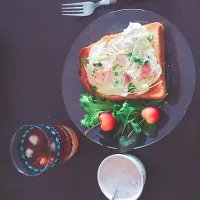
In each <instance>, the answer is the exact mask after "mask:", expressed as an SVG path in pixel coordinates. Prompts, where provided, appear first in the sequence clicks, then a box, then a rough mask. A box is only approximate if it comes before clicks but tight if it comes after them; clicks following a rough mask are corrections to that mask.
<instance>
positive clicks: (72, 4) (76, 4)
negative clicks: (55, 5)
mask: <svg viewBox="0 0 200 200" xmlns="http://www.w3.org/2000/svg"><path fill="white" fill-rule="evenodd" d="M62 6H83V3H63V4H62Z"/></svg>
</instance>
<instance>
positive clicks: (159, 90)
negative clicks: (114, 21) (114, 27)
mask: <svg viewBox="0 0 200 200" xmlns="http://www.w3.org/2000/svg"><path fill="white" fill-rule="evenodd" d="M144 26H145V27H146V28H147V30H148V31H150V32H151V33H153V36H154V37H153V40H152V41H151V42H152V45H153V48H154V49H155V53H156V57H157V61H158V64H159V65H160V66H161V68H162V74H161V76H160V77H159V79H158V80H157V81H156V82H155V83H154V84H155V85H156V83H158V84H157V85H156V86H154V87H152V88H151V89H150V90H149V91H148V92H146V93H144V94H141V95H138V94H129V95H128V96H126V97H124V96H119V95H103V94H101V93H99V92H97V91H94V92H93V91H92V85H91V84H90V83H89V81H88V77H87V72H86V70H85V67H84V64H83V63H82V62H81V60H82V59H83V58H84V57H88V55H89V51H90V49H91V47H92V46H93V45H94V44H99V43H102V42H105V41H109V40H113V39H116V38H119V37H120V36H121V35H122V33H118V34H114V35H108V36H107V35H106V36H104V37H103V38H102V39H101V40H99V41H98V42H96V43H93V44H91V45H89V46H88V47H85V48H83V49H82V50H81V52H80V55H79V61H80V68H79V74H80V79H81V82H82V84H83V85H84V87H85V88H86V90H87V91H88V92H89V93H94V94H95V95H97V96H100V97H104V98H106V99H110V100H124V99H139V98H142V99H163V98H164V97H165V96H166V80H165V54H164V27H163V25H162V24H160V23H158V22H154V23H151V24H147V25H144Z"/></svg>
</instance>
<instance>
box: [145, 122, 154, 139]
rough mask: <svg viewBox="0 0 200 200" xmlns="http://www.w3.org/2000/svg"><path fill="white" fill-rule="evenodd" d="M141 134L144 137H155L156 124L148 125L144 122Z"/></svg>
mask: <svg viewBox="0 0 200 200" xmlns="http://www.w3.org/2000/svg"><path fill="white" fill-rule="evenodd" d="M143 132H144V134H145V135H146V136H152V137H153V136H156V133H157V127H156V124H148V123H147V122H144V124H143Z"/></svg>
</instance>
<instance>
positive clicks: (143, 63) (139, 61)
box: [133, 56, 150, 65]
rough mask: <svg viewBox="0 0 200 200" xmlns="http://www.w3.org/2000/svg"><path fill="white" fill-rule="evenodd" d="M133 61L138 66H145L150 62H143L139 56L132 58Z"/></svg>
mask: <svg viewBox="0 0 200 200" xmlns="http://www.w3.org/2000/svg"><path fill="white" fill-rule="evenodd" d="M133 60H134V62H136V63H138V64H140V65H145V64H147V63H150V61H149V60H145V61H144V60H143V59H142V58H140V57H139V56H133Z"/></svg>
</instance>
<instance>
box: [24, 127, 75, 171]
mask: <svg viewBox="0 0 200 200" xmlns="http://www.w3.org/2000/svg"><path fill="white" fill-rule="evenodd" d="M51 130H53V131H55V135H53V134H46V135H45V134H44V133H43V132H42V131H41V130H40V129H38V128H35V127H34V128H33V129H32V130H30V132H29V133H28V135H27V136H26V138H25V139H24V144H23V148H24V154H25V160H26V161H28V163H29V165H30V166H32V167H33V168H37V169H39V170H42V169H44V168H45V167H46V166H47V164H48V165H49V166H50V165H51V164H52V165H53V164H54V161H57V162H56V163H59V162H63V161H64V160H67V159H69V158H71V157H72V156H73V155H74V154H75V152H76V150H77V147H78V139H77V137H76V134H75V133H74V131H73V130H72V129H71V128H69V127H67V126H62V125H54V126H51ZM47 131H50V130H48V129H45V132H47ZM48 142H49V143H48ZM49 155H50V158H49Z"/></svg>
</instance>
